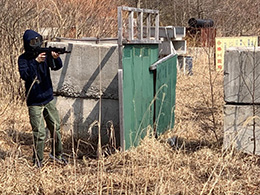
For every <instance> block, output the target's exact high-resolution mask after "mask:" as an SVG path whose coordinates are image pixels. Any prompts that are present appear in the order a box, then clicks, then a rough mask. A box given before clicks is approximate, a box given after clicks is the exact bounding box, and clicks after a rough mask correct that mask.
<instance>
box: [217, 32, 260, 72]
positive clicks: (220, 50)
mask: <svg viewBox="0 0 260 195" xmlns="http://www.w3.org/2000/svg"><path fill="white" fill-rule="evenodd" d="M215 40H216V70H217V71H222V70H223V68H224V54H225V51H226V49H228V48H229V47H257V46H258V37H257V36H242V37H216V39H215Z"/></svg>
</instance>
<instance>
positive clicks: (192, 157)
mask: <svg viewBox="0 0 260 195" xmlns="http://www.w3.org/2000/svg"><path fill="white" fill-rule="evenodd" d="M42 2H43V3H45V4H47V5H49V6H46V7H43V6H41V5H43V4H40V3H39V2H38V1H35V0H27V1H25V0H17V1H8V0H3V1H2V2H1V3H2V5H3V6H2V7H1V8H0V9H1V12H0V14H1V19H0V22H1V29H0V37H1V39H0V41H1V52H0V59H1V66H0V75H1V78H0V167H1V169H0V193H1V194H160V195H161V194H176V195H177V194H179V195H181V194H189V195H190V194H230V195H231V194H232V195H233V194H245V195H247V194H260V187H259V186H260V180H259V178H260V159H259V157H257V156H250V155H246V154H242V153H239V152H234V151H222V149H221V139H222V138H223V135H222V134H223V133H222V132H223V113H222V110H223V104H224V102H223V84H222V79H223V78H222V74H221V73H219V72H215V71H214V65H213V64H212V58H209V59H210V60H208V57H209V55H211V54H210V53H209V52H208V49H197V48H193V49H191V50H190V51H189V54H191V55H192V56H193V60H194V61H193V64H194V68H193V72H194V75H193V76H187V75H184V74H182V73H178V78H177V87H176V109H175V118H176V121H175V127H174V129H173V130H169V131H168V132H167V133H165V134H164V135H163V136H162V137H161V138H159V139H154V138H149V137H146V138H145V139H144V140H143V141H142V143H141V144H140V146H138V147H136V148H134V149H131V150H129V151H126V152H116V153H114V154H112V155H109V156H106V157H104V158H101V159H100V160H97V159H94V158H90V157H88V156H85V157H83V158H82V159H77V158H75V155H74V153H73V152H74V151H76V149H77V148H76V145H77V144H76V143H73V140H71V141H70V139H67V138H65V137H63V139H64V140H63V141H64V147H65V152H66V154H67V155H68V156H67V157H68V158H69V165H67V166H65V167H63V166H60V165H58V164H55V165H54V164H53V163H51V162H49V161H47V160H46V161H45V166H44V167H43V168H42V169H36V168H35V167H33V166H32V162H31V155H32V135H31V127H30V124H29V120H28V118H29V117H28V113H27V108H26V105H25V102H24V92H23V83H22V81H21V80H20V79H19V74H18V71H17V63H16V62H17V56H18V55H19V54H20V53H21V52H22V42H21V36H22V33H23V31H24V30H25V29H26V28H35V29H39V28H40V27H41V25H42V21H45V22H47V21H48V22H50V21H51V22H52V23H51V24H54V25H55V26H54V27H58V28H55V29H56V31H55V32H53V33H54V34H53V35H52V36H53V37H54V36H63V35H64V36H71V35H73V36H75V37H80V36H91V35H92V36H96V35H97V34H96V32H99V33H98V34H99V35H100V34H102V32H103V33H106V32H109V30H108V29H106V28H109V29H110V27H113V24H114V21H115V20H114V19H113V12H112V13H111V14H110V16H111V17H107V18H103V20H101V22H100V24H102V21H103V22H106V23H109V21H110V22H111V26H103V28H101V27H99V26H101V25H100V24H98V23H95V21H96V19H98V18H99V16H103V15H102V14H104V13H101V12H99V10H102V9H95V8H96V6H97V5H98V4H97V3H98V2H99V1H90V2H91V3H92V4H91V5H93V6H86V5H85V4H84V1H76V3H78V4H80V5H81V3H82V6H81V8H83V7H84V6H86V8H88V12H86V14H87V15H86V16H85V15H84V14H83V13H84V11H82V10H81V9H80V8H79V7H77V6H76V8H78V9H77V10H76V11H73V10H69V8H70V4H69V3H71V2H74V1H59V0H56V1H54V0H44V1H42ZM104 2H105V1H102V5H103V6H105V7H107V8H108V9H106V10H109V9H110V7H109V6H106V5H107V4H105V3H104ZM111 2H112V1H111ZM62 3H64V9H59V8H61V6H62V5H63V4H62ZM66 3H67V4H66ZM56 5H58V6H56ZM109 5H111V4H109ZM66 6H67V7H66ZM66 8H67V9H66ZM76 8H75V9H76ZM21 10H23V11H21ZM91 10H92V12H93V11H97V13H100V14H94V15H91V14H90V13H91ZM46 13H48V14H49V15H47V14H46ZM109 13H110V12H109ZM50 14H53V15H52V20H49V19H48V18H49V17H50ZM40 16H41V17H40ZM44 16H46V17H44ZM47 16H48V17H47ZM69 18H74V19H75V20H74V21H70V20H69ZM82 18H88V22H89V23H88V25H87V26H83V24H84V20H81V19H82ZM94 23H95V25H96V26H95V25H94ZM45 24H46V23H45ZM49 24H50V23H49ZM64 24H66V26H64ZM92 24H93V26H94V27H96V28H97V29H98V31H97V29H94V28H93V29H92V28H90V29H89V26H92ZM62 27H66V28H67V29H70V30H71V31H64V28H62ZM5 29H7V31H6V30H5ZM66 32H68V34H66ZM111 32H112V31H111ZM85 33H87V34H85ZM104 36H107V35H105V34H104ZM216 135H217V137H216ZM172 136H176V137H177V139H176V140H177V142H176V144H175V145H174V147H171V146H170V145H169V144H168V143H167V141H166V140H167V138H168V137H172ZM47 141H48V140H47ZM48 151H49V144H48V143H47V144H46V151H45V153H46V156H47V153H48Z"/></svg>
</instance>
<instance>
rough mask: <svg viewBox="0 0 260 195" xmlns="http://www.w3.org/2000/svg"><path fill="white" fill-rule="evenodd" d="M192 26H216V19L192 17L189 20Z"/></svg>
mask: <svg viewBox="0 0 260 195" xmlns="http://www.w3.org/2000/svg"><path fill="white" fill-rule="evenodd" d="M188 24H189V25H190V27H193V28H209V27H212V26H214V21H213V20H211V19H195V18H191V19H189V21H188Z"/></svg>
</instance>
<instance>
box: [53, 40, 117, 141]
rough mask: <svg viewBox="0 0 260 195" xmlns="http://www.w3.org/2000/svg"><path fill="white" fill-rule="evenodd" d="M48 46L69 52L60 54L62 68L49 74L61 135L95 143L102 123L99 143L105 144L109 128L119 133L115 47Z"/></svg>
mask: <svg viewBox="0 0 260 195" xmlns="http://www.w3.org/2000/svg"><path fill="white" fill-rule="evenodd" d="M49 45H50V46H55V47H66V49H67V50H69V51H71V53H69V54H63V55H60V57H61V58H62V61H63V68H62V69H60V70H58V71H51V77H52V81H53V88H54V93H55V98H56V105H57V108H58V110H59V112H60V116H61V121H62V128H63V130H64V132H68V133H71V132H70V130H73V132H74V136H75V137H77V138H81V139H89V138H91V139H93V140H96V139H97V128H98V125H97V121H101V124H100V125H101V133H102V141H103V142H108V140H109V138H110V137H109V136H110V132H109V130H111V127H112V128H113V130H114V131H115V132H116V133H117V134H119V102H118V78H117V72H118V58H119V57H118V46H117V44H111V43H108V44H96V43H93V42H92V43H89V42H88V41H84V40H83V41H79V40H78V41H73V40H71V41H64V42H63V41H62V42H51V43H49ZM99 110H101V112H99ZM118 142H119V140H118ZM103 144H105V143H103Z"/></svg>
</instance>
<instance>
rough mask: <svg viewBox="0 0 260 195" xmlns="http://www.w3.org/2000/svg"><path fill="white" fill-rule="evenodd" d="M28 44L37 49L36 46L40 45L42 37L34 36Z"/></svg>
mask: <svg viewBox="0 0 260 195" xmlns="http://www.w3.org/2000/svg"><path fill="white" fill-rule="evenodd" d="M29 45H30V47H32V48H33V49H37V48H39V47H41V45H42V37H35V38H33V39H31V40H30V43H29Z"/></svg>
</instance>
